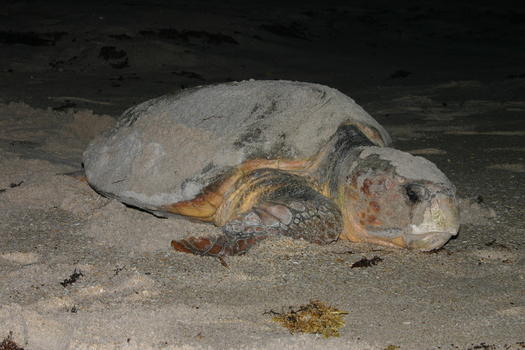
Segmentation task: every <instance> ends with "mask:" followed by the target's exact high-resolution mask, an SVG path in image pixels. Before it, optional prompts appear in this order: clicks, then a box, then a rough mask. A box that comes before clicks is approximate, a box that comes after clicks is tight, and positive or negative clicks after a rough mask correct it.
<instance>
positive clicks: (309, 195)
mask: <svg viewBox="0 0 525 350" xmlns="http://www.w3.org/2000/svg"><path fill="white" fill-rule="evenodd" d="M253 197H256V198H253ZM227 202H229V203H236V204H237V205H235V206H233V207H230V208H229V209H230V210H231V212H228V213H227V214H226V215H228V219H227V220H228V221H227V222H226V224H225V225H224V226H223V227H222V230H223V233H224V235H223V236H218V237H214V238H204V237H201V238H188V239H185V240H181V241H172V246H173V247H174V248H175V249H176V250H178V251H183V252H188V253H195V254H202V255H212V256H221V255H238V254H242V253H245V252H246V251H247V250H248V249H249V248H250V247H252V246H253V245H254V244H256V243H257V242H258V241H260V240H263V239H265V238H268V237H270V236H276V235H284V236H291V237H294V238H303V239H306V240H308V241H310V242H313V243H318V244H328V243H331V242H333V241H335V240H337V238H338V237H339V234H340V233H341V231H342V229H343V219H342V215H341V211H340V210H339V208H338V207H337V206H336V205H335V204H334V203H333V202H332V201H331V200H329V199H328V198H326V197H325V196H323V195H322V194H320V193H319V192H316V191H315V190H314V189H312V188H311V187H310V186H309V184H308V183H307V182H306V181H305V179H304V178H302V177H299V176H297V175H294V174H291V173H287V172H283V171H280V170H276V169H258V170H253V171H251V172H249V173H248V174H246V175H245V176H243V177H242V178H241V179H239V180H238V181H237V183H236V184H234V186H233V187H232V191H231V193H230V195H229V198H228V199H227ZM247 202H255V204H254V205H253V206H251V208H250V209H248V210H246V211H242V212H239V211H241V210H242V209H241V208H242V207H243V206H246V203H247ZM222 214H223V215H224V214H225V213H224V211H223V212H222Z"/></svg>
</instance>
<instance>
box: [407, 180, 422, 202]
mask: <svg viewBox="0 0 525 350" xmlns="http://www.w3.org/2000/svg"><path fill="white" fill-rule="evenodd" d="M405 191H406V194H407V197H408V199H409V200H410V201H411V202H412V203H419V202H422V201H423V200H424V199H425V196H426V190H425V188H424V187H423V186H421V185H418V184H409V185H406V186H405Z"/></svg>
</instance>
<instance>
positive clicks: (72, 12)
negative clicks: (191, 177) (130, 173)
mask: <svg viewBox="0 0 525 350" xmlns="http://www.w3.org/2000/svg"><path fill="white" fill-rule="evenodd" d="M523 62H525V5H519V6H517V5H514V6H510V5H507V4H506V3H505V2H501V3H499V4H496V5H494V4H493V2H489V1H477V2H475V3H473V2H466V1H465V2H464V3H461V2H460V3H457V2H437V1H435V2H434V1H420V2H416V3H414V2H410V1H401V2H396V3H395V4H394V3H389V2H383V1H373V2H367V1H358V2H354V3H352V4H346V3H344V2H341V1H339V2H338V1H326V2H322V3H310V2H306V3H305V2H301V1H281V2H279V1H275V0H268V1H261V2H259V3H257V4H256V5H253V4H250V3H249V2H240V1H228V0H226V1H222V2H220V3H217V2H211V1H195V2H192V3H186V2H183V1H174V2H164V1H152V2H139V1H116V2H104V1H91V2H89V3H87V4H82V5H76V7H73V8H72V7H71V4H69V3H68V2H65V1H59V0H53V1H36V2H31V1H16V0H13V1H8V2H7V3H6V4H3V5H2V6H1V7H0V242H1V244H0V349H17V348H18V349H25V350H49V349H55V350H73V349H75V350H76V349H82V350H84V349H85V350H87V349H97V350H102V349H108V350H109V349H121V350H124V349H164V350H170V349H237V348H238V349H277V348H278V349H358V350H361V349H363V350H364V349H371V350H387V349H388V350H393V349H400V350H405V349H407V350H408V349H414V350H418V349H429V350H430V349H432V350H434V349H435V350H437V349H498V350H499V349H524V348H525V190H524V184H525V160H524V159H525V65H524V63H523ZM248 79H256V80H262V79H271V80H275V79H286V80H294V81H305V82H314V83H320V84H324V85H328V86H330V87H333V88H336V89H338V90H340V91H341V92H343V93H345V94H347V95H348V96H350V97H352V98H353V99H355V100H356V102H357V103H358V104H359V105H361V106H362V107H363V108H364V109H365V110H366V111H367V112H368V113H370V114H371V115H372V116H373V117H374V118H375V119H377V120H378V121H379V122H380V123H381V124H382V125H383V126H384V127H385V128H386V129H387V130H388V132H389V133H390V135H391V136H392V138H393V140H394V144H393V146H394V147H395V148H397V149H400V150H403V151H407V152H410V153H412V154H415V155H421V156H423V157H426V158H427V159H429V160H431V161H432V162H434V163H435V164H437V165H438V167H439V168H440V169H441V170H442V171H443V172H444V173H445V174H446V175H447V176H448V177H449V179H450V180H451V181H452V182H453V183H454V184H455V185H456V187H457V189H458V194H459V197H460V200H461V210H462V212H461V214H462V217H461V222H462V225H461V229H460V232H459V234H458V236H457V237H455V238H454V239H452V240H451V241H449V242H448V243H447V244H446V245H445V246H444V247H443V248H441V249H439V250H437V251H432V252H415V251H407V250H401V249H392V248H384V247H379V246H375V245H367V244H362V243H361V244H358V243H351V242H342V241H339V242H336V243H334V244H330V245H327V246H318V245H315V244H311V243H308V242H306V241H302V240H293V239H290V238H285V237H278V238H272V239H268V240H266V241H263V242H262V243H261V244H259V245H257V246H256V247H255V248H253V249H252V250H250V251H249V252H248V253H247V254H246V255H243V256H236V257H227V258H225V262H226V265H227V266H225V265H224V264H221V262H220V261H219V260H218V259H215V258H210V257H200V256H193V255H190V254H184V253H179V252H175V251H174V250H173V248H172V247H171V246H170V241H171V240H172V239H177V238H182V237H186V236H188V235H192V236H198V235H208V234H210V233H213V232H219V231H220V229H218V228H216V227H213V226H211V225H208V224H202V223H196V222H190V221H187V220H177V219H161V218H158V217H155V216H153V215H151V214H149V213H146V212H143V211H138V210H136V209H133V208H130V207H126V206H125V205H123V204H122V203H120V202H117V201H115V200H110V199H107V198H104V197H102V196H100V195H99V194H97V193H96V192H95V191H93V190H92V189H91V188H90V187H89V186H88V185H87V184H86V183H85V182H82V181H79V180H77V179H75V178H73V177H71V176H67V175H64V174H65V173H69V172H74V171H78V170H81V169H82V153H83V151H84V150H85V148H86V147H87V145H88V143H89V142H90V140H92V139H93V138H94V137H95V135H97V134H98V133H99V132H100V131H101V130H103V129H104V128H105V127H107V126H109V125H111V124H112V123H114V121H115V120H116V118H117V117H118V116H119V115H120V114H121V113H122V112H123V111H125V110H126V109H127V108H129V107H132V106H134V105H136V104H138V103H140V102H143V101H146V100H148V99H151V98H154V97H157V96H160V95H164V94H169V93H174V92H177V91H179V90H182V89H185V88H188V87H194V86H199V85H207V84H215V83H221V82H228V81H241V80H248ZM374 257H378V258H380V259H377V260H376V261H377V262H378V263H377V264H375V265H372V266H369V267H352V265H353V264H354V263H356V262H357V261H359V260H361V259H363V258H367V259H373V258H374ZM310 300H319V301H322V302H324V303H326V304H327V305H331V306H333V307H336V308H338V309H340V310H344V311H347V312H348V314H347V315H346V316H345V318H344V319H345V323H346V325H345V326H344V327H342V328H341V329H340V336H339V337H330V338H323V337H322V336H320V335H316V334H291V333H290V332H289V331H288V330H286V329H285V328H283V327H282V326H281V325H280V324H279V323H276V322H274V321H272V314H275V313H282V312H286V311H288V310H290V308H298V307H299V306H301V305H304V304H307V303H308V302H309V301H310ZM2 340H3V343H2ZM9 346H10V347H9ZM15 346H17V347H15Z"/></svg>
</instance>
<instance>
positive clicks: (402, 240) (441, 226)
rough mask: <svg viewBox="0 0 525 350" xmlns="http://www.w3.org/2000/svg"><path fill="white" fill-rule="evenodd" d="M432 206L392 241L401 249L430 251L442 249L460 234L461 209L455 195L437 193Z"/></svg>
mask: <svg viewBox="0 0 525 350" xmlns="http://www.w3.org/2000/svg"><path fill="white" fill-rule="evenodd" d="M432 197H433V198H432V200H431V202H430V205H428V206H425V207H424V210H423V212H422V213H420V215H418V216H419V218H417V217H414V220H417V221H420V223H412V224H410V225H409V226H408V227H406V228H405V229H403V230H402V231H403V233H402V234H401V235H400V236H398V237H396V238H393V239H392V242H393V243H394V244H396V245H399V246H401V247H405V248H408V249H414V250H422V251H429V250H434V249H438V248H440V247H442V246H443V245H444V244H445V243H447V242H448V240H449V239H450V238H451V237H452V236H455V235H457V234H458V231H459V208H458V203H457V200H456V197H455V195H454V194H451V193H445V192H437V193H435V194H433V195H432Z"/></svg>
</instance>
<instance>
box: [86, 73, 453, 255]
mask: <svg viewBox="0 0 525 350" xmlns="http://www.w3.org/2000/svg"><path fill="white" fill-rule="evenodd" d="M390 142H391V140H390V136H389V135H388V133H387V132H386V130H385V129H384V128H383V127H382V126H381V125H379V123H377V121H376V120H375V119H373V118H372V117H371V116H370V115H369V114H368V113H366V112H365V111H364V110H363V109H362V108H361V107H360V106H359V105H357V104H356V103H355V102H354V101H353V100H352V99H351V98H349V97H348V96H346V95H344V94H342V93H341V92H339V91H337V90H335V89H332V88H329V87H326V86H323V85H319V84H311V83H301V82H291V81H254V80H250V81H243V82H234V83H227V84H218V85H210V86H201V87H197V88H192V89H187V90H184V91H181V92H179V93H176V94H174V95H169V96H163V97H160V98H157V99H153V100H150V101H146V102H144V103H142V104H139V105H137V106H135V107H132V108H130V109H129V110H127V111H126V112H124V113H123V115H122V116H121V117H120V119H119V120H118V122H117V123H116V124H114V125H113V126H110V127H109V128H107V129H106V130H104V131H103V132H102V133H101V134H100V135H98V136H97V137H96V138H95V139H94V140H93V141H92V142H91V144H90V145H89V147H88V148H87V150H86V151H85V153H84V167H85V172H86V178H87V181H88V183H89V184H90V185H91V186H92V187H93V188H94V189H95V190H96V191H98V192H99V193H101V194H102V195H104V196H107V197H112V198H117V199H118V200H120V201H121V202H123V203H125V204H128V205H130V206H134V207H138V208H141V209H143V210H146V211H150V212H152V213H153V214H155V215H157V216H162V217H169V216H175V217H181V216H183V217H187V218H190V219H194V220H200V221H204V222H211V223H213V224H214V225H216V226H219V227H222V231H223V235H220V236H216V237H198V238H195V237H191V238H186V239H182V240H178V241H172V246H173V247H174V248H175V249H176V250H178V251H181V252H191V253H194V254H202V255H212V256H222V255H236V254H242V253H245V252H246V251H247V250H248V249H249V248H250V247H252V246H253V245H254V244H256V243H257V242H258V241H260V240H262V239H265V238H267V237H269V236H274V235H286V236H292V237H295V238H304V239H306V240H308V241H311V242H315V243H319V244H327V243H330V242H333V241H335V240H337V239H338V238H341V239H348V240H350V241H355V242H369V243H376V244H380V245H383V246H389V247H404V248H410V249H419V250H432V249H436V248H439V247H441V246H442V245H443V244H445V243H446V242H447V241H448V240H449V238H450V237H451V236H454V235H456V234H457V232H458V229H459V212H458V206H457V200H456V195H455V192H456V191H455V187H454V185H453V184H452V183H451V182H450V181H449V180H448V178H447V177H446V176H445V175H444V174H443V173H442V172H441V171H440V170H439V169H438V168H437V167H436V166H435V165H434V164H433V163H432V162H430V161H428V160H426V159H424V158H421V157H415V156H412V155H410V154H408V153H405V152H401V151H399V150H395V149H392V148H389V147H387V146H388V145H389V144H390Z"/></svg>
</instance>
